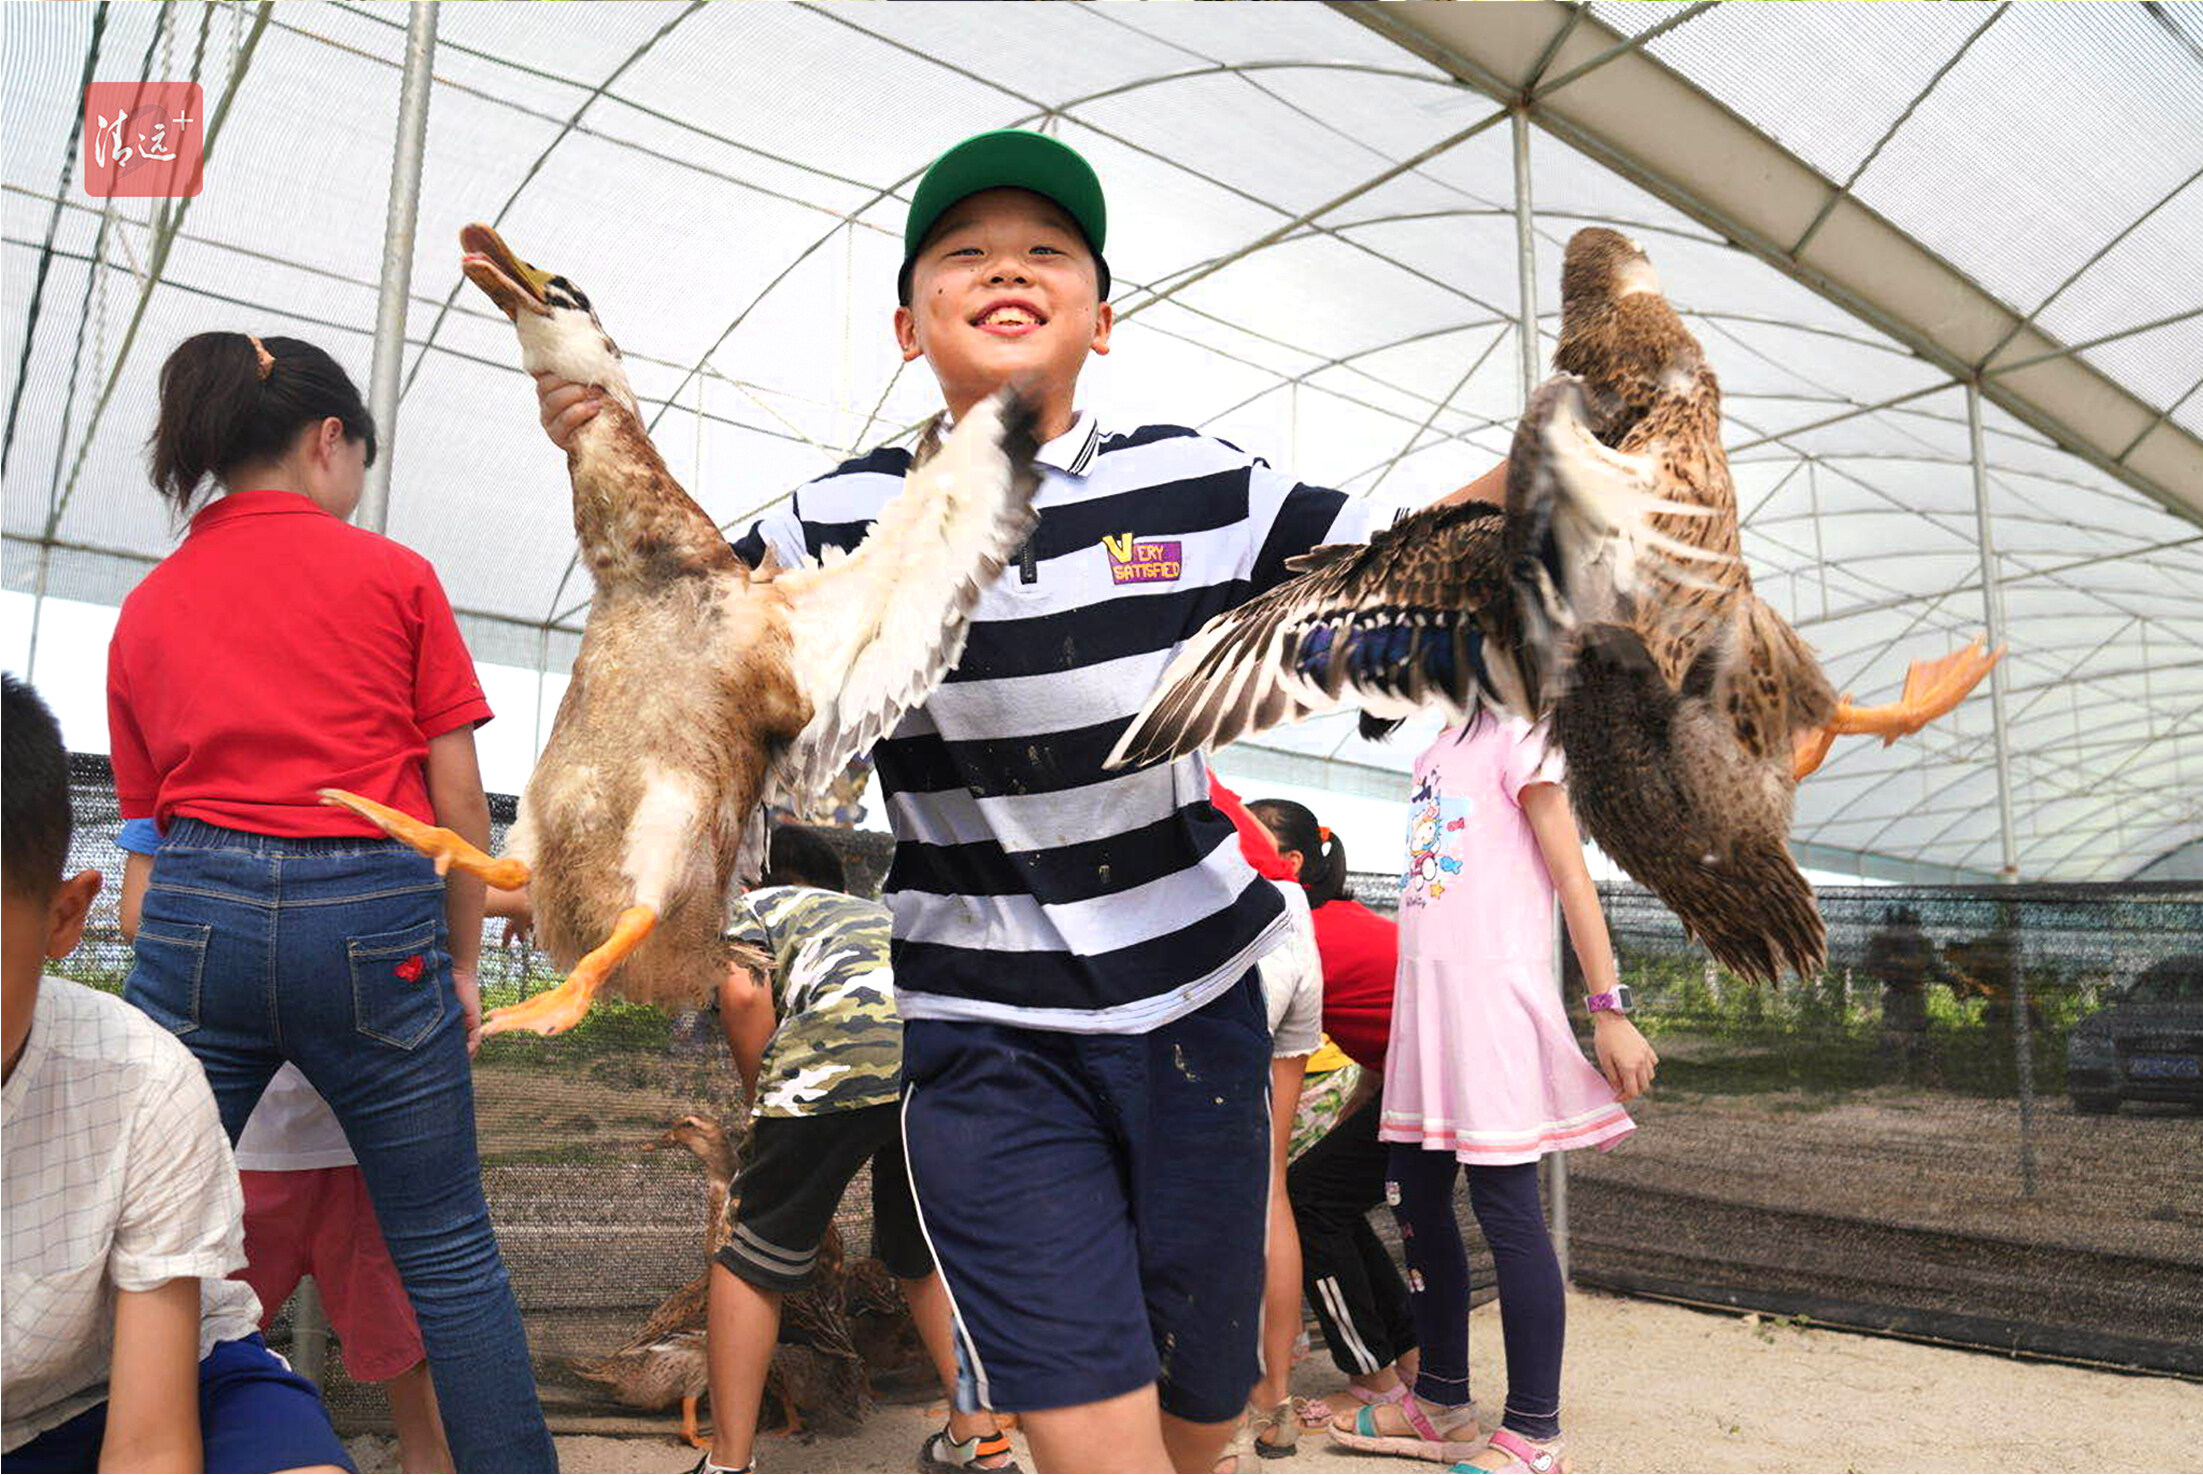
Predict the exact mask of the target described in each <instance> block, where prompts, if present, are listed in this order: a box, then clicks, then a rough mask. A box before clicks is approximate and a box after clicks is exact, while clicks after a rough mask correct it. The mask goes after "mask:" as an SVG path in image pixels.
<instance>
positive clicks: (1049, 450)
mask: <svg viewBox="0 0 2203 1475" xmlns="http://www.w3.org/2000/svg"><path fill="white" fill-rule="evenodd" d="M954 429H956V420H955V418H954V417H953V416H948V415H944V416H942V417H941V435H942V437H943V438H944V439H946V438H947V436H948V434H949V432H951V431H953V430H954ZM1101 437H1102V431H1101V422H1100V421H1099V420H1097V419H1095V418H1094V416H1093V415H1092V413H1091V412H1089V411H1086V410H1079V411H1076V412H1074V413H1073V414H1072V416H1071V428H1070V429H1069V430H1066V431H1065V432H1063V434H1061V435H1059V436H1057V437H1056V438H1055V439H1054V440H1052V441H1049V442H1048V443H1047V444H1046V445H1044V446H1042V447H1041V448H1040V449H1039V450H1037V451H1035V452H1033V459H1034V460H1035V461H1038V462H1039V463H1040V464H1041V465H1043V466H1053V467H1054V468H1055V469H1056V470H1058V471H1060V472H1063V473H1064V474H1065V475H1067V476H1084V475H1086V473H1087V472H1089V471H1091V470H1093V469H1094V457H1095V455H1096V454H1097V453H1099V452H1100V450H1101Z"/></svg>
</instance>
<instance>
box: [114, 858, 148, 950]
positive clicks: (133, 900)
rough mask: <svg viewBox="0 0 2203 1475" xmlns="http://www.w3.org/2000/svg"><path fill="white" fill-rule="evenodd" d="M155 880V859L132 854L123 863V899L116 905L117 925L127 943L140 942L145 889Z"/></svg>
mask: <svg viewBox="0 0 2203 1475" xmlns="http://www.w3.org/2000/svg"><path fill="white" fill-rule="evenodd" d="M152 879H153V857H152V856H150V855H139V854H137V853H135V852H132V853H131V854H130V855H128V856H126V857H125V858H124V859H123V863H122V899H121V900H119V901H117V902H116V903H115V923H116V926H117V927H118V928H119V929H120V930H121V932H122V940H123V941H124V942H126V943H131V942H136V941H137V940H138V913H140V912H141V911H143V910H145V888H146V886H147V885H148V884H149V883H150V882H151V881H152Z"/></svg>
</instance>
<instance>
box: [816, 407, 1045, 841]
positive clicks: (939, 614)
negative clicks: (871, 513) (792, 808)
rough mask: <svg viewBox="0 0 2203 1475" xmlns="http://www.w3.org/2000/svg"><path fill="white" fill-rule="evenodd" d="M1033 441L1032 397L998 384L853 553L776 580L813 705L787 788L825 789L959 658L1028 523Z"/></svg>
mask: <svg viewBox="0 0 2203 1475" xmlns="http://www.w3.org/2000/svg"><path fill="white" fill-rule="evenodd" d="M1038 448H1039V443H1038V441H1037V439H1036V438H1035V412H1034V408H1033V406H1032V405H1031V404H1030V402H1028V401H1026V400H1025V399H1023V398H1022V397H1020V396H1019V395H1018V394H1017V393H1016V391H1014V390H1007V389H1006V390H1003V391H1002V392H1000V393H998V394H997V395H995V396H994V397H993V398H991V399H989V400H986V401H984V402H983V403H981V404H979V405H978V406H976V407H974V408H973V409H972V411H971V412H970V413H969V414H967V415H966V416H964V418H963V420H962V421H961V422H959V423H958V425H957V427H956V429H955V431H954V432H952V433H951V434H950V435H949V436H948V438H947V439H946V440H945V441H943V442H942V444H941V448H940V450H939V451H938V452H937V453H936V454H935V455H933V456H932V457H931V458H930V459H928V460H927V461H925V462H924V463H923V464H921V465H918V466H915V467H913V468H912V469H911V471H910V473H909V474H908V475H907V476H906V477H905V478H904V479H903V489H902V491H901V492H899V493H898V494H897V495H896V496H895V497H894V498H893V499H892V500H891V501H889V502H888V504H887V505H886V506H885V507H884V508H882V509H881V511H880V515H879V517H878V519H877V520H876V521H875V522H874V523H873V525H872V530H871V532H870V533H868V534H867V535H866V537H865V539H864V541H863V542H862V543H860V544H858V545H857V548H856V550H855V551H854V552H851V553H847V554H844V553H842V552H841V551H840V550H839V549H832V548H830V549H828V550H827V551H826V557H825V558H824V559H823V560H822V561H821V562H820V563H819V564H817V565H815V566H806V567H804V568H801V569H795V570H790V571H787V572H783V573H779V574H777V575H775V577H774V578H773V588H774V589H775V590H777V591H779V592H780V593H781V594H782V595H783V596H784V597H785V598H786V599H787V602H788V632H789V637H790V642H791V645H792V650H791V652H790V659H789V667H790V672H791V674H792V676H793V677H794V679H795V682H796V684H797V686H798V688H799V689H800V690H801V692H802V693H803V696H804V698H805V699H806V701H807V702H808V703H809V706H810V710H811V717H810V720H809V722H808V723H806V724H805V726H804V728H803V731H802V733H801V734H800V735H799V736H798V737H797V739H796V741H795V742H794V743H793V744H792V745H791V747H790V748H789V750H788V752H787V753H786V755H785V756H784V757H783V759H782V761H781V763H780V764H779V766H778V768H777V770H776V772H775V774H774V778H775V780H776V783H777V785H778V786H779V787H780V788H781V789H782V790H784V791H785V792H786V793H788V794H790V795H791V796H795V797H799V798H809V797H811V796H813V795H816V794H818V793H819V792H820V791H822V790H823V789H824V788H825V786H826V785H827V784H828V783H830V782H831V781H832V780H833V778H834V776H835V775H836V774H839V773H840V772H841V771H842V769H843V768H844V767H845V766H846V765H847V764H848V762H849V760H850V759H851V758H853V757H855V756H856V755H857V754H859V753H862V752H865V751H866V750H868V749H869V748H871V746H872V745H873V744H874V743H875V742H877V741H878V740H879V739H880V738H881V737H882V736H883V735H884V734H885V733H886V732H887V731H888V730H889V729H890V728H892V727H893V726H894V725H895V724H896V723H897V722H899V721H901V720H902V717H903V714H904V713H906V712H908V711H910V710H911V709H912V708H913V707H915V706H917V705H918V704H919V703H921V702H923V701H924V700H925V699H926V698H927V697H928V696H929V695H931V694H932V692H933V689H934V688H935V687H936V686H938V685H939V684H940V682H941V678H942V677H943V676H945V675H946V674H947V673H948V671H949V668H950V667H952V666H954V665H955V664H956V661H957V658H958V657H959V656H961V655H962V654H963V652H964V639H965V636H966V634H967V633H968V631H969V629H970V620H971V612H972V607H973V606H974V605H975V604H977V603H978V601H979V595H980V592H981V591H982V590H984V589H985V588H986V587H987V585H988V584H990V583H992V582H993V580H994V578H995V576H996V575H997V574H999V573H1001V571H1002V567H1003V565H1004V564H1006V563H1007V562H1009V560H1010V559H1011V558H1012V557H1014V556H1015V555H1016V552H1017V549H1018V547H1019V546H1020V545H1021V544H1023V542H1024V541H1025V539H1026V537H1027V536H1028V535H1029V534H1030V533H1031V531H1032V528H1033V523H1034V513H1033V494H1034V492H1035V491H1036V490H1037V489H1038V488H1039V485H1040V476H1039V473H1038V472H1037V471H1036V470H1035V469H1034V467H1033V453H1034V452H1035V451H1036V450H1037V449H1038Z"/></svg>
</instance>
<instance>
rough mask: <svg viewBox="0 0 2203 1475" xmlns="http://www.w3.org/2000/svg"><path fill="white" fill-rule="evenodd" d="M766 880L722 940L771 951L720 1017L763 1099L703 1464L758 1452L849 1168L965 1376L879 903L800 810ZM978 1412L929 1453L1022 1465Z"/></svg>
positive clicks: (973, 1465) (898, 1267)
mask: <svg viewBox="0 0 2203 1475" xmlns="http://www.w3.org/2000/svg"><path fill="white" fill-rule="evenodd" d="M766 853H767V865H766V871H765V885H763V886H762V887H760V888H759V889H757V890H755V891H751V892H749V893H748V894H746V895H744V896H742V897H740V898H739V899H737V900H736V901H735V903H734V905H733V907H732V909H731V918H730V922H729V927H728V936H729V937H730V939H732V940H734V941H737V942H741V943H745V944H748V945H749V946H751V947H753V948H756V949H757V950H759V951H761V952H763V953H764V954H766V955H767V956H768V957H770V958H771V959H772V976H771V977H770V978H769V979H768V978H766V977H764V976H763V975H761V974H757V973H752V972H750V971H749V970H747V969H742V968H735V969H731V970H730V971H729V974H728V978H727V982H726V983H725V984H724V985H722V987H721V989H720V993H719V1012H720V1021H721V1023H722V1025H723V1026H724V1027H725V1029H726V1034H727V1044H728V1046H729V1047H730V1048H731V1049H732V1051H733V1052H734V1060H735V1067H736V1069H737V1070H739V1071H740V1072H741V1076H742V1086H743V1089H744V1091H745V1092H746V1093H747V1094H748V1096H749V1100H750V1102H751V1109H752V1113H753V1116H754V1125H753V1130H752V1136H751V1147H750V1153H749V1157H748V1159H747V1161H745V1162H744V1163H743V1165H742V1170H741V1176H740V1177H739V1178H738V1179H737V1180H736V1181H735V1184H734V1192H733V1193H732V1194H731V1195H730V1196H729V1198H728V1208H727V1213H728V1216H729V1218H730V1219H731V1221H732V1222H731V1223H730V1224H729V1225H728V1233H727V1236H726V1243H725V1245H724V1246H722V1247H721V1249H720V1250H719V1253H718V1256H717V1258H716V1261H715V1263H714V1264H713V1266H712V1272H711V1315H710V1326H709V1346H710V1354H709V1355H710V1362H711V1406H712V1413H713V1421H714V1430H713V1436H712V1448H711V1453H710V1455H709V1457H708V1458H707V1459H706V1460H705V1461H704V1463H702V1464H700V1465H699V1466H698V1467H697V1468H698V1469H699V1470H718V1469H725V1470H747V1469H750V1468H751V1442H752V1438H753V1436H754V1435H755V1433H756V1426H757V1409H758V1400H759V1398H760V1396H761V1395H762V1393H763V1391H764V1387H765V1370H766V1367H767V1366H768V1364H769V1363H770V1361H771V1359H772V1350H773V1346H774V1344H775V1342H776V1341H777V1340H778V1337H779V1329H780V1302H781V1297H782V1296H783V1295H785V1294H787V1293H788V1292H790V1291H795V1290H800V1289H801V1288H802V1287H803V1285H804V1284H805V1283H806V1282H807V1281H809V1279H810V1278H811V1275H812V1272H813V1270H814V1268H815V1266H816V1263H817V1260H818V1253H819V1245H820V1243H821V1241H823V1240H824V1239H825V1237H826V1230H827V1226H828V1225H829V1224H830V1223H832V1221H833V1217H834V1210H835V1209H836V1208H837V1207H838V1206H839V1205H840V1203H841V1196H842V1194H843V1192H845V1191H846V1190H847V1189H848V1187H849V1183H850V1180H851V1179H853V1178H854V1177H855V1176H856V1174H857V1170H858V1169H859V1168H861V1167H862V1166H864V1164H865V1163H866V1162H867V1161H869V1162H870V1163H871V1164H872V1252H873V1253H874V1254H875V1255H877V1256H878V1257H879V1258H880V1260H881V1261H882V1262H884V1263H885V1264H886V1266H887V1268H888V1269H889V1270H890V1271H892V1272H893V1273H894V1275H895V1276H896V1278H897V1279H898V1280H899V1281H900V1282H901V1283H902V1288H903V1295H904V1298H905V1299H906V1300H908V1301H909V1303H910V1311H911V1316H912V1319H913V1320H914V1321H915V1322H916V1324H917V1328H918V1333H919V1335H920V1337H921V1338H923V1340H924V1341H925V1344H926V1350H927V1351H928V1353H930V1354H931V1355H932V1357H933V1361H934V1365H935V1367H936V1369H937V1370H938V1372H939V1373H940V1377H941V1384H942V1388H943V1391H944V1392H945V1393H947V1394H950V1395H952V1396H953V1393H954V1390H955V1386H956V1352H955V1344H954V1342H953V1341H952V1339H951V1333H950V1330H949V1301H948V1292H947V1290H946V1289H945V1288H944V1286H943V1284H942V1281H941V1276H940V1272H939V1271H938V1270H936V1269H935V1268H934V1264H933V1255H932V1252H931V1251H930V1250H929V1249H928V1248H927V1245H926V1240H925V1236H924V1234H923V1232H922V1231H921V1230H920V1228H919V1225H918V1212H917V1208H916V1205H915V1204H914V1203H913V1202H912V1200H911V1193H910V1174H909V1171H908V1170H907V1169H906V1168H905V1166H904V1164H903V1145H902V1133H901V1118H900V1108H899V1105H898V1098H899V1096H900V1092H901V1089H902V1068H903V1025H902V1020H901V1019H900V1018H899V1017H898V1016H897V1014H896V1012H895V987H894V981H893V978H892V976H891V975H890V973H889V971H888V929H889V922H890V918H889V915H888V910H887V908H886V907H884V906H881V905H880V904H879V903H877V902H871V901H865V900H862V899H860V898H858V897H854V896H850V895H848V894H847V893H846V892H844V891H843V889H842V888H843V886H844V885H845V882H844V879H843V873H842V865H841V859H840V857H839V856H837V855H836V854H835V853H834V850H833V848H832V847H831V846H829V845H828V844H827V843H826V842H825V841H824V840H822V839H820V838H819V837H818V836H817V835H816V834H814V833H812V832H811V831H809V830H806V829H804V828H803V827H802V826H800V825H778V826H775V827H774V829H773V832H772V834H771V837H770V840H769V842H768V845H767V852H766ZM1009 1453H1010V1442H1009V1439H1008V1437H1007V1436H1005V1435H1004V1434H1002V1433H1001V1432H1000V1430H999V1429H998V1428H997V1426H996V1424H995V1422H994V1418H993V1416H992V1415H991V1414H988V1413H986V1412H985V1411H983V1410H982V1411H980V1412H977V1413H971V1414H964V1413H952V1414H951V1415H950V1417H949V1423H948V1426H947V1427H946V1428H945V1429H943V1430H942V1431H941V1432H940V1433H938V1434H935V1435H933V1436H932V1437H931V1438H929V1439H928V1440H927V1441H926V1444H925V1446H924V1448H923V1449H922V1450H921V1451H920V1453H919V1465H918V1468H920V1469H921V1470H967V1469H968V1470H1013V1469H1015V1468H1016V1467H1015V1466H1014V1465H1012V1464H1011V1463H1010V1460H1009Z"/></svg>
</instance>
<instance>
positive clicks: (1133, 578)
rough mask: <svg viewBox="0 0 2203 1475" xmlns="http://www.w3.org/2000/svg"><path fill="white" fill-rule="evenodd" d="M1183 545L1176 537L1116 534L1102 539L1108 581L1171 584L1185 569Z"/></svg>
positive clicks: (1116, 582)
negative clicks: (1107, 557) (1144, 537)
mask: <svg viewBox="0 0 2203 1475" xmlns="http://www.w3.org/2000/svg"><path fill="white" fill-rule="evenodd" d="M1185 547H1186V545H1185V544H1184V543H1182V542H1180V541H1179V540H1178V539H1176V538H1172V539H1170V540H1169V541H1167V542H1165V541H1163V540H1161V539H1155V538H1148V539H1142V538H1137V537H1134V536H1133V535H1132V534H1131V533H1117V534H1114V535H1112V536H1110V537H1106V538H1104V539H1102V550H1103V551H1104V552H1106V553H1107V554H1108V555H1109V582H1110V583H1112V584H1174V583H1176V582H1177V581H1178V578H1179V576H1180V575H1181V574H1183V573H1184V572H1185V571H1186V558H1185Z"/></svg>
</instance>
